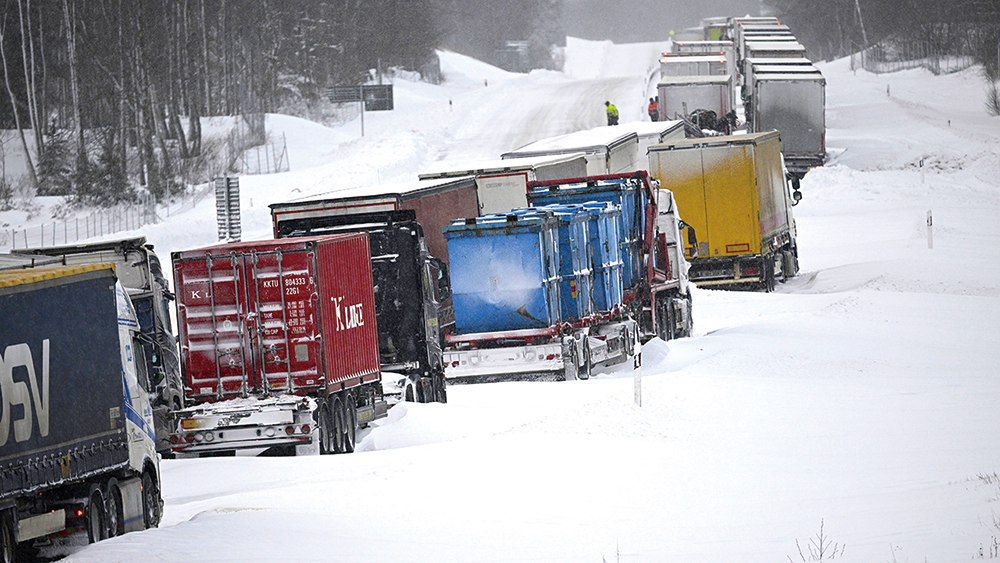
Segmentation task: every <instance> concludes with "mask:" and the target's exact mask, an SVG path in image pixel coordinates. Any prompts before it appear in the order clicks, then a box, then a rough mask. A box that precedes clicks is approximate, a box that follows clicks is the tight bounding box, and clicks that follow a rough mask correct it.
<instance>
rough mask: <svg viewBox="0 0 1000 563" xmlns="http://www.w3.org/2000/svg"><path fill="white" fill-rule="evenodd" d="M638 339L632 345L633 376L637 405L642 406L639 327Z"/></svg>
mask: <svg viewBox="0 0 1000 563" xmlns="http://www.w3.org/2000/svg"><path fill="white" fill-rule="evenodd" d="M636 331H637V334H636V339H635V341H634V342H633V343H632V354H633V356H632V375H633V381H634V384H633V386H634V387H635V404H636V406H639V407H641V406H642V343H640V342H639V337H638V336H639V335H638V327H636Z"/></svg>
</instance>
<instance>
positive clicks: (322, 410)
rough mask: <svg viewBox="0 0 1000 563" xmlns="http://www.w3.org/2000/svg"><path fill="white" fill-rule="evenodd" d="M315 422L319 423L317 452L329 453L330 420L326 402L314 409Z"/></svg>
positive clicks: (331, 441)
mask: <svg viewBox="0 0 1000 563" xmlns="http://www.w3.org/2000/svg"><path fill="white" fill-rule="evenodd" d="M316 423H317V424H319V453H320V455H327V454H329V453H331V449H332V448H331V444H333V440H331V439H330V427H331V426H332V423H331V421H330V407H329V405H328V403H325V402H324V403H323V404H322V405H321V406H320V407H319V409H318V410H317V411H316Z"/></svg>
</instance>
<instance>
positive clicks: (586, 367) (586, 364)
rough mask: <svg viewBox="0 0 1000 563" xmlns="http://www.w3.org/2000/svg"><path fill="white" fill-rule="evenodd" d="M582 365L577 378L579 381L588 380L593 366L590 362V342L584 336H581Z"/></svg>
mask: <svg viewBox="0 0 1000 563" xmlns="http://www.w3.org/2000/svg"><path fill="white" fill-rule="evenodd" d="M582 356H583V364H582V365H581V366H580V373H578V374H577V377H579V378H580V379H590V372H591V371H592V370H593V368H594V366H593V364H591V362H590V341H589V340H588V337H587V336H586V335H584V336H583V353H582Z"/></svg>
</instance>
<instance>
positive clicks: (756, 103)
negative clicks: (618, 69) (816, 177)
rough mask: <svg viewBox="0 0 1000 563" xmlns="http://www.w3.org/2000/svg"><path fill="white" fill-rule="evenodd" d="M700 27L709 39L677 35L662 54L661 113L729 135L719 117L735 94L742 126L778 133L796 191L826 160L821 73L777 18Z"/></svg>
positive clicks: (734, 20)
mask: <svg viewBox="0 0 1000 563" xmlns="http://www.w3.org/2000/svg"><path fill="white" fill-rule="evenodd" d="M704 25H705V26H706V27H705V30H706V32H705V35H706V37H708V36H710V35H711V36H712V37H714V39H712V40H705V41H676V42H674V43H673V46H672V52H671V53H665V54H664V55H663V57H662V58H661V59H660V75H661V78H660V82H659V84H658V86H657V95H658V96H659V104H658V111H659V118H660V119H661V120H663V119H674V118H688V119H690V120H691V121H694V122H697V123H698V125H700V128H701V129H703V130H711V131H710V132H711V133H712V134H717V133H723V134H729V133H731V132H732V130H733V129H734V127H732V120H731V119H730V120H725V119H722V118H723V117H724V116H726V115H727V114H729V112H731V111H733V112H734V114H735V110H736V109H737V107H738V104H737V96H738V98H739V100H740V101H741V102H742V106H743V120H744V122H745V123H746V130H747V132H750V133H761V132H765V131H771V130H777V131H780V133H781V145H782V146H781V150H782V154H783V155H784V158H785V165H786V169H787V171H788V173H789V174H790V175H791V176H792V178H793V180H794V186H795V191H796V193H798V186H799V182H800V180H801V179H802V177H803V176H804V175H805V174H806V172H808V171H809V170H810V169H811V168H815V167H817V166H822V165H823V162H824V161H825V159H826V115H825V110H826V79H825V78H824V77H823V74H822V73H821V72H820V71H819V69H817V68H816V67H815V66H813V64H812V62H811V61H810V60H809V59H808V58H806V56H805V53H806V49H805V47H804V46H803V45H802V44H800V43H799V42H798V41H797V40H796V39H795V36H794V35H792V33H791V31H790V30H789V28H788V26H787V25H782V24H781V23H780V22H779V21H778V19H777V18H773V17H750V16H747V17H737V18H729V20H728V22H727V24H726V25H725V26H721V25H720V22H719V21H717V20H715V19H712V20H707V21H706V22H705V24H704ZM709 31H711V32H712V33H709ZM706 57H707V58H706ZM706 115H707V116H709V117H708V118H707V119H706V118H705V116H706Z"/></svg>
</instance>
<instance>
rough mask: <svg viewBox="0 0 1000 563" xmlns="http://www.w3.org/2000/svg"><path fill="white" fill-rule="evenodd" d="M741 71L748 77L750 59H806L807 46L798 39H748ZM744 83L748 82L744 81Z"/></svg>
mask: <svg viewBox="0 0 1000 563" xmlns="http://www.w3.org/2000/svg"><path fill="white" fill-rule="evenodd" d="M742 56H743V58H742V61H741V65H740V71H741V72H742V73H743V76H744V77H746V75H747V72H748V70H749V66H748V65H749V63H748V62H747V61H749V60H750V59H761V58H772V59H804V58H807V57H806V48H805V46H803V45H802V44H801V43H799V42H798V41H747V42H746V43H745V45H744V50H743V53H742ZM743 83H744V84H748V82H746V81H744V82H743Z"/></svg>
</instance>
